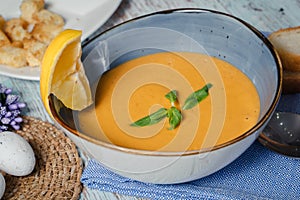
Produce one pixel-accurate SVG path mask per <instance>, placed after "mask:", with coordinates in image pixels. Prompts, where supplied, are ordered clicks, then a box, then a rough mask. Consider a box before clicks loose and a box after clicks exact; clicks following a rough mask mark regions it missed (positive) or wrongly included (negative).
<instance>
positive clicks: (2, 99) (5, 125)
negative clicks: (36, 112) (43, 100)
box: [0, 84, 26, 132]
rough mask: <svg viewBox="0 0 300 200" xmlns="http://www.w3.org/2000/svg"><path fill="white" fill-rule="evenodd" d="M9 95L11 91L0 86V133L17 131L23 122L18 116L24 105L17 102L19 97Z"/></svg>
mask: <svg viewBox="0 0 300 200" xmlns="http://www.w3.org/2000/svg"><path fill="white" fill-rule="evenodd" d="M11 93H12V89H10V88H6V87H4V86H2V85H1V84H0V132H2V131H6V130H9V129H13V130H19V129H20V124H21V123H22V122H23V119H22V117H21V116H20V114H21V109H22V108H25V107H26V104H25V103H23V102H19V96H18V95H14V94H11Z"/></svg>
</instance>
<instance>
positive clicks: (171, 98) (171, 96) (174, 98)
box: [165, 90, 177, 103]
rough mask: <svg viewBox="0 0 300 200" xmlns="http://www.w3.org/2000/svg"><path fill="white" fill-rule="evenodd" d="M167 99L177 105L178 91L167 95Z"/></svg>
mask: <svg viewBox="0 0 300 200" xmlns="http://www.w3.org/2000/svg"><path fill="white" fill-rule="evenodd" d="M165 97H166V98H167V99H169V100H170V102H171V103H175V102H176V101H177V92H176V90H172V91H171V92H169V93H168V94H166V95H165Z"/></svg>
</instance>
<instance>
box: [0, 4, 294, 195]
mask: <svg viewBox="0 0 300 200" xmlns="http://www.w3.org/2000/svg"><path fill="white" fill-rule="evenodd" d="M184 7H197V8H205V9H213V10H218V11H222V12H226V13H229V14H232V15H235V16H236V17H239V18H241V19H243V20H245V21H246V22H248V23H250V24H252V25H253V26H254V27H256V28H257V29H259V30H262V31H268V32H272V31H275V30H277V29H280V28H285V27H291V26H299V25H300V11H299V10H300V1H298V0H209V1H207V0H124V1H123V2H122V3H121V5H120V7H119V8H118V9H117V10H116V12H115V13H114V14H113V16H112V17H111V18H110V19H109V20H108V21H107V22H106V23H105V24H104V25H103V26H102V27H100V28H99V29H98V30H97V31H96V33H100V32H102V31H104V30H106V29H107V28H110V27H112V26H114V25H116V24H119V23H121V22H123V21H126V20H128V19H132V18H134V17H137V16H141V15H144V14H148V13H151V12H155V11H160V10H165V9H170V8H184ZM0 83H2V84H4V85H6V86H8V87H12V88H13V89H14V90H15V91H18V92H19V93H20V94H21V97H22V101H23V102H26V103H27V106H28V111H27V113H26V114H27V115H28V116H33V117H35V118H38V119H41V120H44V121H50V122H52V121H51V119H50V117H49V116H48V115H47V113H46V111H45V109H44V107H43V105H42V102H41V99H40V93H39V82H38V81H28V80H21V79H15V78H10V77H6V76H2V75H0ZM79 151H80V149H79ZM79 153H80V155H81V157H82V159H83V161H84V163H86V161H87V160H88V157H87V156H85V154H84V152H81V151H80V152H79ZM80 199H126V200H127V199H138V198H135V197H127V196H123V195H119V194H113V193H109V192H102V191H95V190H90V189H88V188H83V191H82V194H81V196H80Z"/></svg>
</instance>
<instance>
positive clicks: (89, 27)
mask: <svg viewBox="0 0 300 200" xmlns="http://www.w3.org/2000/svg"><path fill="white" fill-rule="evenodd" d="M21 1H22V0H0V15H2V16H3V17H4V18H5V19H9V18H13V17H19V16H20V9H19V6H20V3H21ZM45 2H46V6H47V9H49V10H51V11H53V12H55V13H57V14H60V15H62V16H63V18H64V19H65V29H67V28H70V29H79V30H82V38H81V39H82V41H83V40H85V39H87V38H88V36H90V35H91V34H92V33H93V32H94V31H96V30H97V29H98V28H99V27H100V26H101V25H103V24H104V23H105V22H106V21H107V20H108V18H109V17H110V16H111V15H112V14H113V13H114V12H115V10H116V9H117V7H118V6H119V4H120V3H121V0H88V1H86V0H46V1H45ZM0 74H2V75H6V76H10V77H14V78H20V79H26V80H37V81H38V80H39V79H40V69H39V67H22V68H13V67H9V66H5V65H0Z"/></svg>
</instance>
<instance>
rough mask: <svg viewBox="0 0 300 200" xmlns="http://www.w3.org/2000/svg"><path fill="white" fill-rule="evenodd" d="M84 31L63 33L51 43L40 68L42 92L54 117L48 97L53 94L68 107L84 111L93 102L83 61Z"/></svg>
mask: <svg viewBox="0 0 300 200" xmlns="http://www.w3.org/2000/svg"><path fill="white" fill-rule="evenodd" d="M81 34H82V32H81V31H78V30H64V31H62V32H61V33H60V34H58V35H57V36H56V37H55V38H54V39H53V40H52V41H51V43H50V44H49V46H48V48H47V50H46V52H45V54H44V57H43V61H42V65H41V74H40V92H41V98H42V101H43V103H44V106H45V108H46V110H47V112H48V113H49V114H50V115H51V116H52V114H51V110H50V106H49V98H48V97H49V95H50V94H54V95H55V96H56V97H57V98H58V99H59V100H60V101H61V102H62V103H63V104H64V105H65V106H66V107H68V108H70V109H72V110H82V109H84V108H86V107H88V106H89V105H91V104H92V103H93V101H92V94H91V90H90V85H89V82H88V79H87V77H86V75H85V71H84V67H83V64H82V62H81V59H80V58H81V52H82V49H81V41H80V38H81Z"/></svg>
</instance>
